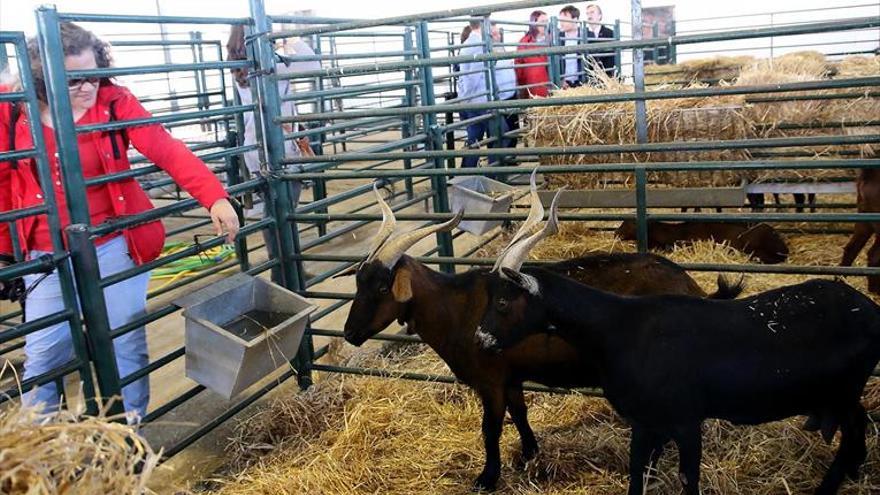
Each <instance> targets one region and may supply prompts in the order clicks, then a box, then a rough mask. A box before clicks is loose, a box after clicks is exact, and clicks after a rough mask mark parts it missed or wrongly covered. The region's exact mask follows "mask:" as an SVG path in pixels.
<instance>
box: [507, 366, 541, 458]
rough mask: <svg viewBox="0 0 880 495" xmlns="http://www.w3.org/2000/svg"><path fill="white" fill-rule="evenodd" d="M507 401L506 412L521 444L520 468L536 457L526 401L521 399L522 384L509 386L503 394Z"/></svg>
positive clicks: (535, 447) (536, 443)
mask: <svg viewBox="0 0 880 495" xmlns="http://www.w3.org/2000/svg"><path fill="white" fill-rule="evenodd" d="M504 396H505V399H506V401H507V412H509V413H510V418H511V419H512V420H513V424H514V425H515V426H516V431H518V432H519V438H520V441H521V442H522V454H521V455H520V464H521V465H520V466H519V467H521V468H524V467H525V465H526V464H527V463H528V462H529V461H530V460H532V459H534V458H535V456H536V455H538V440H537V439H535V432H534V431H532V427H531V426H530V425H529V417H528V414H529V411H528V408H527V407H526V400H525V397H523V389H522V384H516V385H509V386H508V387H507V390H506V392H505V394H504Z"/></svg>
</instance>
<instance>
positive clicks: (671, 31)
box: [666, 19, 678, 64]
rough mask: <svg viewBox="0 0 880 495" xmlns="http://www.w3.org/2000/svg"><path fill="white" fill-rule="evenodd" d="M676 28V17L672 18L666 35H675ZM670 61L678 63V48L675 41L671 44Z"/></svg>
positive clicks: (671, 36)
mask: <svg viewBox="0 0 880 495" xmlns="http://www.w3.org/2000/svg"><path fill="white" fill-rule="evenodd" d="M675 29H676V28H675V19H670V20H669V24H667V26H666V35H667V36H669V38H673V37H674V36H675ZM669 63H670V64H677V63H678V49H676V47H675V43H670V44H669Z"/></svg>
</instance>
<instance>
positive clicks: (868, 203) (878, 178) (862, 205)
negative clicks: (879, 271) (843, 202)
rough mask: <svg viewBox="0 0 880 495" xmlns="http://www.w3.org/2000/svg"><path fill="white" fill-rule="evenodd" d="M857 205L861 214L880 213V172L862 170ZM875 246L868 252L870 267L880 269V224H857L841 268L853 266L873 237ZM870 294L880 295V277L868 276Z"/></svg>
mask: <svg viewBox="0 0 880 495" xmlns="http://www.w3.org/2000/svg"><path fill="white" fill-rule="evenodd" d="M856 204H857V206H858V212H859V213H877V212H880V172H878V171H877V170H873V169H862V170H861V171H860V172H859V178H858V180H857V181H856ZM872 235H873V236H874V244H873V245H871V248H870V249H869V250H868V266H869V267H880V223H865V222H859V223H856V224H855V228H854V229H853V233H852V236H851V237H850V238H849V242H847V243H846V246H845V247H844V248H843V258H841V260H840V266H852V264H853V261H855V259H856V257H858V255H859V253H860V252H861V251H862V248H864V247H865V244H866V243H867V242H868V239H870V238H871V236H872ZM868 292H871V293H873V294H880V275H868Z"/></svg>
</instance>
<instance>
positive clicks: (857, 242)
mask: <svg viewBox="0 0 880 495" xmlns="http://www.w3.org/2000/svg"><path fill="white" fill-rule="evenodd" d="M871 230H872V229H871V226H870V225H869V224H867V223H862V222H859V223H857V224H855V226H854V227H853V233H852V235H851V236H850V238H849V241H847V243H846V246H844V248H843V258H841V260H840V266H852V264H853V261H855V260H856V257H858V255H859V253H860V252H861V251H862V248H864V247H865V244H867V243H868V239H870V238H871Z"/></svg>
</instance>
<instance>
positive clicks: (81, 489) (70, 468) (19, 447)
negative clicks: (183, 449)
mask: <svg viewBox="0 0 880 495" xmlns="http://www.w3.org/2000/svg"><path fill="white" fill-rule="evenodd" d="M3 369H4V370H5V369H7V368H6V367H5V366H4V367H3ZM2 374H3V372H2V370H0V376H2ZM114 419H117V418H110V417H87V416H81V415H80V414H78V413H77V412H76V411H60V412H57V413H52V414H44V413H42V412H40V411H39V410H37V409H35V408H32V407H20V406H19V405H17V404H9V405H8V406H6V407H3V408H0V493H2V494H4V495H38V494H39V495H61V494H87V493H88V494H92V493H113V494H141V493H144V490H145V487H146V482H147V479H148V478H149V476H150V474H151V472H152V470H153V468H154V467H155V465H156V463H157V462H158V460H159V455H158V454H156V453H154V452H153V451H152V450H151V448H150V446H149V445H148V444H147V443H146V441H144V440H143V439H142V438H141V437H140V436H139V435H138V434H137V433H136V432H135V430H134V428H133V427H131V426H128V425H126V424H124V422H123V423H119V422H113V420H114Z"/></svg>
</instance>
